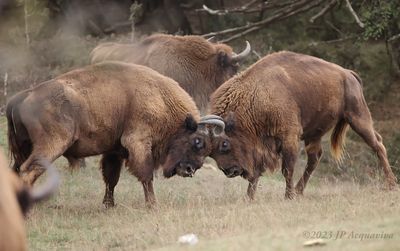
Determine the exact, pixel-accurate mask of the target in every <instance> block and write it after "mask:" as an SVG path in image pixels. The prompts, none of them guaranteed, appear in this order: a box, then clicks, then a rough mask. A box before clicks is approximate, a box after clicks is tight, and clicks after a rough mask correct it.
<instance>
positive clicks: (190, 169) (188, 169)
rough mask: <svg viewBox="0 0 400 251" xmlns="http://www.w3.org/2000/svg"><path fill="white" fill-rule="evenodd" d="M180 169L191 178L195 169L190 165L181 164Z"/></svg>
mask: <svg viewBox="0 0 400 251" xmlns="http://www.w3.org/2000/svg"><path fill="white" fill-rule="evenodd" d="M181 168H182V169H183V170H184V172H185V174H186V175H188V176H192V175H193V174H194V172H195V168H194V166H193V165H192V164H190V163H181Z"/></svg>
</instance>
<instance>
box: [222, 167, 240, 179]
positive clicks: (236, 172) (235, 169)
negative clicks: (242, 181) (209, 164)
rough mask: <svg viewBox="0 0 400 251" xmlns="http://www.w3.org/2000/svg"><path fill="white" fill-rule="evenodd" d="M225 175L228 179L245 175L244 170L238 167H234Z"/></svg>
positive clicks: (226, 171)
mask: <svg viewBox="0 0 400 251" xmlns="http://www.w3.org/2000/svg"><path fill="white" fill-rule="evenodd" d="M224 173H225V175H226V176H227V177H228V178H233V177H236V176H239V175H241V174H242V173H243V170H242V168H240V167H238V166H234V167H231V168H229V169H227V170H225V171H224Z"/></svg>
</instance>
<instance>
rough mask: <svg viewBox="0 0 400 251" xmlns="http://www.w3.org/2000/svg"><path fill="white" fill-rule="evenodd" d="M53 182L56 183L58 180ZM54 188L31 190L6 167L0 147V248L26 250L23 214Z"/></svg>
mask: <svg viewBox="0 0 400 251" xmlns="http://www.w3.org/2000/svg"><path fill="white" fill-rule="evenodd" d="M54 178H56V179H57V177H52V179H54ZM53 182H56V183H55V185H58V180H55V181H54V180H53ZM42 188H43V187H42ZM54 188H55V186H53V185H52V186H50V187H49V186H47V188H46V189H45V190H43V189H42V190H41V191H40V192H39V193H38V192H32V191H31V190H30V189H29V188H28V187H27V186H25V185H24V184H23V182H22V181H21V180H20V179H19V178H18V176H17V175H16V174H15V173H14V172H13V171H12V170H11V169H9V168H8V164H7V161H6V159H5V157H4V154H3V152H2V150H1V149H0V250H27V246H26V237H25V227H24V215H25V214H26V212H27V210H28V209H29V207H30V206H31V204H32V203H35V202H38V201H40V200H43V199H45V198H47V197H48V196H49V195H50V194H51V193H53V192H54ZM49 189H50V190H49Z"/></svg>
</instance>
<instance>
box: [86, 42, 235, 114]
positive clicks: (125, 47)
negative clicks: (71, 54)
mask: <svg viewBox="0 0 400 251" xmlns="http://www.w3.org/2000/svg"><path fill="white" fill-rule="evenodd" d="M232 53H233V52H232V48H231V47H229V46H228V45H225V44H214V43H211V42H209V41H207V40H206V39H204V38H202V37H200V36H172V35H164V34H158V35H152V36H150V37H148V38H146V39H144V40H142V41H141V42H139V43H136V44H119V43H104V44H100V45H99V46H97V47H96V48H94V49H93V51H92V52H91V61H92V63H98V62H102V61H105V60H118V61H124V62H129V63H135V64H140V65H145V66H148V67H150V68H152V69H154V70H156V71H158V72H159V73H161V74H163V75H165V76H168V77H170V78H172V79H174V80H175V81H177V82H178V83H179V84H180V85H181V87H182V88H183V89H184V90H186V91H187V92H188V93H189V94H190V96H192V97H193V99H194V101H195V102H196V104H197V106H198V107H199V108H200V110H201V111H205V109H206V106H207V104H208V100H209V97H210V95H211V93H212V92H213V91H214V90H215V89H217V88H218V86H220V85H221V84H222V83H223V82H225V81H226V80H228V79H229V78H231V77H232V76H233V75H234V74H235V73H236V72H237V69H238V64H237V63H238V62H236V61H234V60H232V55H233V54H232Z"/></svg>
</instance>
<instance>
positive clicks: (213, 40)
mask: <svg viewBox="0 0 400 251" xmlns="http://www.w3.org/2000/svg"><path fill="white" fill-rule="evenodd" d="M207 41H208V42H210V43H215V36H212V37H209V38H207Z"/></svg>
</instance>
